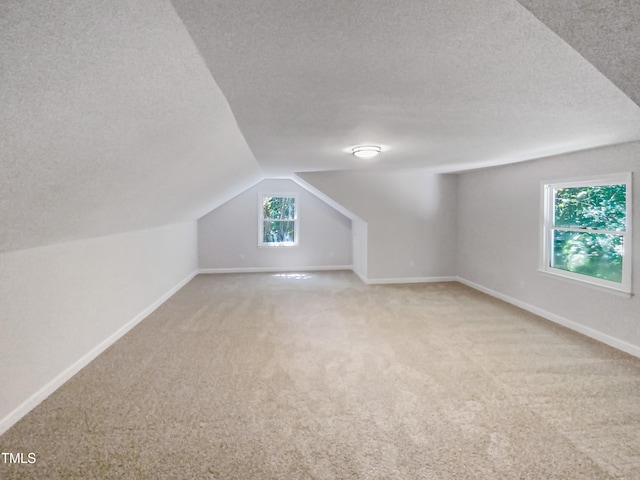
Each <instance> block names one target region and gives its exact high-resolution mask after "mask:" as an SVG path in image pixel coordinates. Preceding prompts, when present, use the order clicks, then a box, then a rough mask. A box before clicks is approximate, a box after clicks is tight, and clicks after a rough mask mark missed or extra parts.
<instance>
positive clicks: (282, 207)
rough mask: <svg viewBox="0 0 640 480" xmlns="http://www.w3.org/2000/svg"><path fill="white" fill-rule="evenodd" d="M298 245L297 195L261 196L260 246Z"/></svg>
mask: <svg viewBox="0 0 640 480" xmlns="http://www.w3.org/2000/svg"><path fill="white" fill-rule="evenodd" d="M296 245H298V209H297V205H296V196H295V195H287V196H276V195H261V196H260V225H259V226H258V246H261V247H293V246H296Z"/></svg>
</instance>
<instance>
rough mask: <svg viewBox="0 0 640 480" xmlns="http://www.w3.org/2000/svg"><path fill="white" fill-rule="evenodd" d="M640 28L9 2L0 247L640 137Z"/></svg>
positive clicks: (366, 9)
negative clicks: (357, 152)
mask: <svg viewBox="0 0 640 480" xmlns="http://www.w3.org/2000/svg"><path fill="white" fill-rule="evenodd" d="M638 25H640V4H638V3H637V2H636V1H635V0H572V1H570V2H569V1H567V2H557V1H552V0H521V2H520V3H518V2H516V1H515V0H463V1H458V2H450V1H448V0H432V1H429V2H424V1H423V0H403V1H402V2H388V1H384V0H367V1H364V0H336V1H332V2H317V1H312V0H282V1H278V2H264V1H262V0H242V1H240V0H237V1H229V0H173V1H172V2H169V0H96V1H92V2H86V1H84V0H57V1H31V2H24V1H21V0H3V1H2V2H0V151H1V152H2V153H1V156H0V170H1V175H0V222H1V228H0V252H7V251H11V250H18V249H23V248H29V247H33V246H38V245H47V244H52V243H57V242H63V241H69V240H74V239H79V238H87V237H92V236H98V235H105V234H111V233H118V232H124V231H130V230H137V229H142V228H148V227H152V226H156V225H163V224H167V223H175V222H179V221H184V220H189V219H194V218H198V217H199V216H201V215H203V214H204V213H206V212H207V211H208V210H210V209H211V208H214V207H216V206H218V205H220V204H221V203H222V202H224V201H225V200H227V199H228V198H230V196H232V195H234V194H235V193H238V192H239V191H241V190H242V189H244V188H245V187H247V186H248V185H250V184H252V183H254V182H256V181H257V180H258V179H259V178H262V177H263V176H269V175H282V174H289V173H293V172H314V171H326V170H344V169H361V168H405V167H424V168H431V169H434V170H436V171H458V170H461V169H467V168H477V167H481V166H486V165H494V164H500V163H509V162H517V161H523V160H528V159H533V158H538V157H542V156H548V155H553V154H556V153H563V152H570V151H576V150H582V149H586V148H594V147H599V146H605V145H611V144H616V143H622V142H628V141H635V140H639V139H640V107H639V106H638V102H639V100H640V87H638V85H640V83H639V82H638V80H639V79H640V71H639V69H640V67H639V65H640V58H638V55H639V54H638V52H639V51H640V49H639V48H638V46H639V43H640V32H639V27H638ZM359 143H376V144H380V145H383V147H385V150H386V151H385V152H384V154H383V155H381V156H380V157H379V158H378V159H377V160H375V161H369V162H364V161H362V160H357V159H356V158H355V157H353V156H352V155H350V154H349V152H348V150H349V147H351V146H353V145H355V144H359Z"/></svg>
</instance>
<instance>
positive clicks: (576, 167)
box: [458, 143, 640, 351]
mask: <svg viewBox="0 0 640 480" xmlns="http://www.w3.org/2000/svg"><path fill="white" fill-rule="evenodd" d="M627 171H632V172H633V174H634V179H633V187H632V188H633V190H634V191H633V198H634V199H633V224H634V225H635V227H636V228H635V230H636V231H635V232H634V239H633V250H634V261H633V281H632V288H633V293H634V294H635V295H634V296H633V297H632V298H624V297H621V296H619V295H616V294H613V293H608V292H603V291H600V290H597V289H594V288H590V287H588V286H585V285H584V284H579V283H573V282H570V281H566V280H560V279H557V278H555V277H553V276H550V275H546V274H543V273H540V272H538V270H537V269H538V265H539V250H540V241H541V226H540V222H541V182H543V181H548V180H557V179H565V178H566V179H569V178H574V177H583V176H592V175H598V174H604V173H617V172H627ZM458 208H459V209H458V235H459V238H458V249H459V256H458V275H459V276H460V277H461V278H463V279H466V280H469V281H471V282H474V283H476V284H478V285H480V286H482V287H484V288H486V289H490V290H493V291H495V292H498V293H500V294H502V295H505V296H507V297H509V298H510V299H515V300H516V301H519V302H524V303H526V304H528V305H530V306H533V307H535V308H537V309H539V310H542V311H544V312H548V313H550V314H551V316H558V317H560V318H561V319H566V320H569V322H573V323H575V324H576V325H577V326H578V328H579V329H580V330H582V331H586V332H587V333H588V334H593V333H601V334H604V336H609V337H612V338H613V339H615V340H617V341H619V343H617V342H610V341H609V342H608V343H612V344H616V345H618V346H619V347H621V348H623V349H624V348H625V343H626V344H630V345H632V346H636V347H638V346H640V300H639V299H638V295H637V294H638V292H639V287H638V284H639V279H640V143H631V144H624V145H618V146H615V147H607V148H600V149H595V150H590V151H586V152H581V153H575V154H570V155H562V156H557V157H553V158H548V159H542V160H536V161H530V162H524V163H519V164H513V165H509V166H503V167H495V168H489V169H485V170H478V171H474V172H468V173H464V174H461V175H460V178H459V196H458ZM576 325H573V327H575V326H576ZM592 336H595V337H596V338H601V339H604V340H611V339H607V338H604V337H602V335H598V334H596V335H592ZM630 350H632V349H627V351H630Z"/></svg>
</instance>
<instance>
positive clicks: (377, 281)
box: [356, 272, 458, 285]
mask: <svg viewBox="0 0 640 480" xmlns="http://www.w3.org/2000/svg"><path fill="white" fill-rule="evenodd" d="M356 275H358V276H359V277H360V279H361V280H362V281H363V282H364V283H366V284H367V285H393V284H400V283H437V282H455V281H457V280H458V278H457V277H406V278H367V277H364V276H363V275H360V274H359V273H357V272H356Z"/></svg>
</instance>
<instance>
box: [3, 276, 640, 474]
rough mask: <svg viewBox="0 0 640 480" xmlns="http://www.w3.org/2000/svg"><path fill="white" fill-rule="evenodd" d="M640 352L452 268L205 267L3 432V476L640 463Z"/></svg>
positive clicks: (562, 470)
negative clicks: (398, 271) (405, 275)
mask: <svg viewBox="0 0 640 480" xmlns="http://www.w3.org/2000/svg"><path fill="white" fill-rule="evenodd" d="M639 393H640V360H639V359H636V358H633V357H631V356H627V355H625V354H623V353H620V352H617V351H615V350H613V349H611V348H609V347H607V346H605V345H601V344H599V343H597V342H594V341H591V340H589V339H587V338H585V337H582V336H580V335H578V334H576V333H574V332H570V331H568V330H565V329H562V328H560V327H558V326H555V325H553V324H551V323H549V322H547V321H545V320H542V319H540V318H538V317H536V316H534V315H530V314H528V313H526V312H523V311H521V310H519V309H517V308H514V307H512V306H509V305H507V304H504V303H502V302H500V301H497V300H495V299H492V298H490V297H488V296H485V295H483V294H480V293H478V292H475V291H473V290H471V289H469V288H467V287H464V286H462V285H460V284H457V283H441V284H421V285H402V286H382V285H379V286H367V285H364V284H362V283H361V282H360V281H359V280H358V279H357V277H355V276H354V275H353V274H352V273H350V272H331V273H329V272H322V273H312V274H305V273H303V274H299V275H298V276H296V275H286V274H280V275H273V274H242V275H240V274H238V275H236V274H234V275H217V276H213V275H208V276H207V275H201V276H198V277H196V278H195V279H194V280H193V281H192V282H191V283H189V284H188V285H187V286H186V287H184V288H183V289H182V290H181V291H179V292H178V293H177V294H176V295H175V296H174V297H172V298H171V299H170V300H169V301H168V302H167V303H165V304H164V305H163V306H162V307H160V308H159V309H158V310H156V312H154V313H153V314H152V315H151V316H150V317H148V318H147V319H146V320H144V321H143V322H142V323H141V324H140V325H138V326H137V327H136V328H135V329H133V330H132V331H131V332H130V333H129V334H127V335H126V336H125V337H123V338H122V339H121V340H120V341H119V342H117V343H116V344H115V345H114V346H112V347H111V348H110V349H109V350H107V351H106V352H105V353H104V354H102V355H101V356H100V357H98V358H97V359H96V360H95V361H94V362H92V363H91V364H90V365H89V366H88V367H86V368H85V369H83V370H82V371H81V372H80V373H79V374H78V375H76V376H75V377H74V378H72V379H71V380H70V381H69V382H67V383H66V384H65V385H64V386H63V387H61V388H60V389H59V390H58V391H56V392H55V393H54V394H53V395H52V396H51V397H49V398H48V399H47V400H46V401H45V402H43V403H42V404H41V405H40V406H39V407H37V408H36V409H35V410H33V411H32V412H31V413H30V414H28V415H27V416H26V417H25V418H24V419H22V420H21V421H20V422H19V423H18V424H16V425H15V426H14V427H13V428H12V429H10V430H9V431H8V432H7V433H6V434H5V435H3V436H2V437H0V449H1V450H2V451H3V452H8V451H11V452H15V451H23V452H35V453H36V454H37V462H36V463H35V464H33V465H11V466H10V465H4V464H0V478H2V479H14V478H15V479H18V478H20V479H31V478H37V479H58V478H59V479H75V478H78V479H80V478H82V479H90V478H99V479H147V478H148V479H165V478H175V479H191V478H194V479H196V478H197V479H242V480H247V479H261V480H263V479H317V480H319V479H528V478H532V479H579V478H581V479H608V478H627V479H638V478H640V401H639V400H640V399H639Z"/></svg>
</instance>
